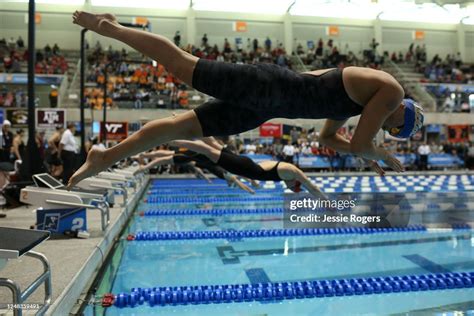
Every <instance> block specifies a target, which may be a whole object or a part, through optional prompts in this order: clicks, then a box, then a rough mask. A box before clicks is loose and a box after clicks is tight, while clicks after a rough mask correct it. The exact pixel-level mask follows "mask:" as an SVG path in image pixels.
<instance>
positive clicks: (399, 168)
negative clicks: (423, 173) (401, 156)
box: [383, 153, 405, 172]
mask: <svg viewBox="0 0 474 316" xmlns="http://www.w3.org/2000/svg"><path fill="white" fill-rule="evenodd" d="M383 162H384V163H385V164H386V165H387V166H389V167H390V168H392V170H393V171H395V172H404V171H405V167H403V165H402V163H401V162H400V160H398V159H397V158H395V156H393V155H392V154H390V153H387V156H386V158H385V159H384V160H383Z"/></svg>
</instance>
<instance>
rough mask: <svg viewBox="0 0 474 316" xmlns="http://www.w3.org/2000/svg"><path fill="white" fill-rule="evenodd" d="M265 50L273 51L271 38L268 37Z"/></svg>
mask: <svg viewBox="0 0 474 316" xmlns="http://www.w3.org/2000/svg"><path fill="white" fill-rule="evenodd" d="M265 50H266V51H267V52H270V51H271V50H272V40H271V39H270V37H269V36H267V39H266V40H265Z"/></svg>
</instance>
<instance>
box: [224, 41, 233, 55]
mask: <svg viewBox="0 0 474 316" xmlns="http://www.w3.org/2000/svg"><path fill="white" fill-rule="evenodd" d="M231 52H232V49H231V48H230V43H229V41H228V40H227V38H225V39H224V53H225V54H230V53H231Z"/></svg>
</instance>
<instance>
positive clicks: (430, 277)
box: [102, 272, 474, 308]
mask: <svg viewBox="0 0 474 316" xmlns="http://www.w3.org/2000/svg"><path fill="white" fill-rule="evenodd" d="M473 285H474V272H461V273H458V272H456V273H437V274H433V273H430V274H422V275H403V276H387V277H369V278H358V279H354V278H352V279H332V280H320V281H300V282H266V283H257V284H223V285H202V286H175V287H154V288H138V287H137V288H132V289H131V292H130V293H119V294H112V293H108V294H106V295H104V296H103V297H102V306H104V307H110V306H115V307H118V308H124V307H137V306H139V305H144V304H146V305H148V306H150V307H153V306H165V305H175V306H176V305H188V304H193V305H195V304H219V303H241V302H251V301H257V302H278V301H282V300H291V299H303V298H321V297H333V296H354V295H356V296H359V295H371V294H385V293H400V292H419V291H435V290H446V289H466V288H472V287H473Z"/></svg>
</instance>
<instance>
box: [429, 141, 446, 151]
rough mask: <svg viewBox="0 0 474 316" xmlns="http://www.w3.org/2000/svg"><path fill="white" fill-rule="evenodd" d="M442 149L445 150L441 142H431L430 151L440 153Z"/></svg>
mask: <svg viewBox="0 0 474 316" xmlns="http://www.w3.org/2000/svg"><path fill="white" fill-rule="evenodd" d="M442 151H443V146H441V145H440V144H437V143H436V142H435V141H432V142H431V145H430V153H433V154H439V153H441V152H442Z"/></svg>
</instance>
